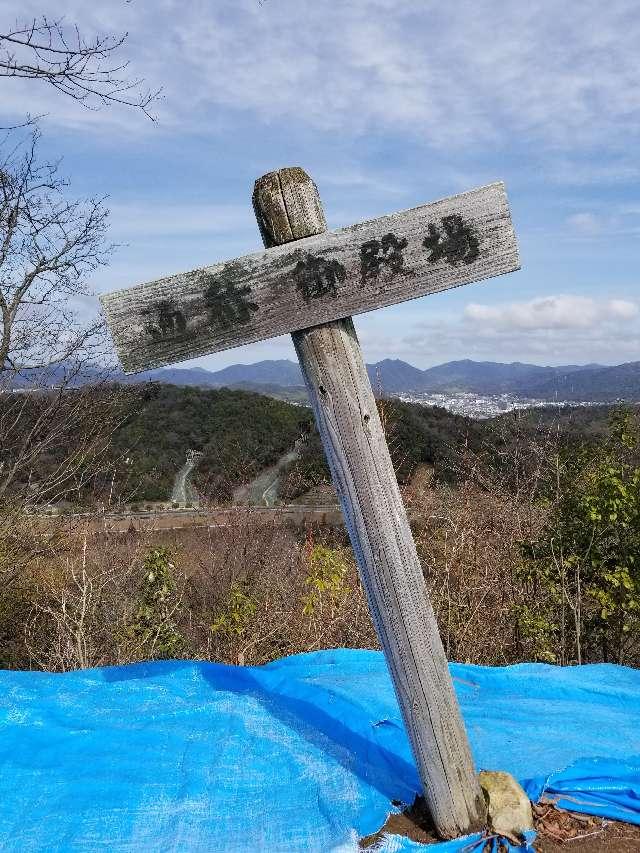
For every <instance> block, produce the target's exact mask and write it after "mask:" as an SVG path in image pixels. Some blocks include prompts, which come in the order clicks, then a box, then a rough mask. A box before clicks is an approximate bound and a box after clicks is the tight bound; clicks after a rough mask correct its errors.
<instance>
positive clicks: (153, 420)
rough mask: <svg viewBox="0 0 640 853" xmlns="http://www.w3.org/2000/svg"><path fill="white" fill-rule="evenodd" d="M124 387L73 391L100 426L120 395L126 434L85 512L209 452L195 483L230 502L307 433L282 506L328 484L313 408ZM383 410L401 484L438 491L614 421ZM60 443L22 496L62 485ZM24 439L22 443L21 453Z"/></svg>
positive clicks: (213, 392) (150, 487) (108, 457)
mask: <svg viewBox="0 0 640 853" xmlns="http://www.w3.org/2000/svg"><path fill="white" fill-rule="evenodd" d="M119 388H121V386H114V389H115V390H114V391H113V392H112V393H110V391H109V388H105V389H103V391H102V392H98V391H96V392H91V393H90V391H89V388H88V387H87V388H85V389H78V390H77V391H75V392H73V396H74V397H75V396H77V397H78V401H76V403H75V404H74V406H75V408H74V412H75V409H77V408H78V406H80V408H81V409H82V410H83V411H84V410H85V409H86V411H87V413H89V411H91V412H93V411H94V410H95V412H96V413H97V414H93V415H92V417H93V419H94V420H95V418H96V417H98V416H99V412H100V411H101V410H102V409H101V408H100V406H102V407H103V408H105V407H106V409H108V410H109V411H111V409H113V397H114V394H117V395H119V397H118V399H119V402H118V412H119V414H117V416H116V415H115V414H113V413H112V414H111V415H110V417H112V418H113V420H114V423H116V422H118V421H119V423H120V425H119V426H118V427H117V428H116V429H115V430H114V432H113V435H112V438H111V440H110V446H109V447H107V448H106V450H105V452H104V453H103V454H102V455H101V457H100V460H99V464H98V462H97V463H96V464H95V466H94V468H95V470H96V473H95V474H94V475H93V476H92V477H91V478H89V479H87V480H86V481H84V482H82V483H79V485H78V488H77V492H76V494H75V497H74V496H71V498H68V500H71V501H72V503H74V504H77V506H78V508H80V507H89V506H95V505H96V504H97V503H103V504H105V503H107V504H110V505H115V504H118V503H135V502H140V501H156V500H157V501H165V500H168V499H169V495H170V493H171V488H172V484H173V481H174V478H175V475H176V473H177V471H178V470H179V469H180V467H181V466H182V465H183V464H184V462H185V458H186V453H187V451H188V450H198V451H202V453H203V456H202V459H201V460H200V461H199V463H198V466H197V468H196V470H195V471H194V474H193V481H194V484H195V486H196V488H197V490H198V491H199V492H200V494H201V495H203V496H204V497H205V498H207V499H209V500H211V501H213V502H216V503H224V502H226V501H229V500H230V499H231V497H232V493H233V490H234V488H235V487H236V486H238V485H241V484H243V483H246V482H248V481H249V480H251V479H253V478H254V477H255V476H256V475H257V474H258V473H259V472H260V471H261V470H262V469H264V468H266V467H268V466H270V465H272V464H273V463H275V462H276V461H277V460H278V458H279V457H280V456H282V455H283V454H284V453H286V452H287V451H288V450H290V449H291V448H292V447H293V445H294V442H295V441H296V439H297V438H298V437H299V436H300V435H302V434H305V435H306V436H307V440H306V442H305V444H304V445H303V447H302V454H301V458H300V459H299V460H298V461H296V462H294V463H292V464H291V465H290V466H289V469H288V471H287V473H286V476H285V477H284V478H283V488H282V492H281V497H282V499H283V501H287V500H292V499H296V498H299V497H300V496H301V495H302V494H304V493H305V492H306V491H307V490H308V489H310V488H312V487H313V486H315V485H317V484H319V483H321V482H325V481H328V480H329V472H328V470H327V467H326V463H325V460H324V452H323V450H322V445H321V443H320V439H319V436H318V435H317V433H316V432H315V428H314V427H313V416H312V413H311V410H310V409H309V408H305V407H303V406H299V405H292V404H290V403H286V402H284V401H281V400H276V399H273V398H271V397H267V396H265V395H262V394H258V393H253V392H250V391H243V390H230V389H227V388H220V389H201V388H195V387H177V386H174V385H161V384H148V385H144V386H138V387H135V388H132V387H129V388H128V389H126V393H124V389H121V390H122V392H123V393H121V391H120V390H117V389H119ZM85 398H86V401H85ZM69 399H70V400H71V399H72V398H71V397H70V398H69ZM102 399H103V400H104V402H100V401H101V400H102ZM3 400H4V404H3V405H4V406H5V409H6V411H5V413H4V414H5V417H3V418H2V419H0V420H1V421H2V422H4V421H6V420H8V416H9V414H10V413H11V411H13V409H14V408H15V406H16V405H17V404H19V405H20V407H21V410H22V418H23V420H24V422H25V423H26V422H27V420H33V421H34V423H35V422H36V418H39V417H40V416H41V415H40V411H41V408H42V407H41V405H40V402H39V401H41V400H44V396H43V395H42V394H33V395H32V394H29V395H15V394H13V395H5V397H3ZM89 401H91V403H90V404H89ZM379 407H380V413H381V417H382V420H383V423H384V426H385V432H386V435H387V441H388V444H389V447H390V450H391V455H392V458H393V461H394V465H395V468H396V472H397V475H398V479H399V480H400V482H401V483H404V482H406V481H407V480H408V478H409V477H410V475H411V473H412V472H413V471H414V470H415V468H416V466H418V465H429V466H430V467H431V468H432V469H433V471H434V475H435V478H436V480H437V481H439V482H455V481H456V480H458V479H460V477H461V476H462V474H461V467H460V465H461V458H462V457H463V456H464V455H467V456H468V455H469V454H473V453H479V452H483V453H491V454H494V455H496V456H501V457H502V458H503V459H504V460H505V462H506V461H508V460H509V458H510V449H509V448H510V444H512V443H513V442H514V441H515V437H514V436H515V434H516V433H520V434H521V433H523V432H524V433H526V434H529V435H531V436H532V435H533V434H534V433H535V432H536V431H540V430H545V429H549V428H551V427H553V428H554V429H556V430H559V431H560V433H561V436H562V441H563V442H564V443H566V444H567V445H571V444H575V443H577V442H582V441H591V440H598V439H601V438H602V436H603V435H604V433H605V431H606V425H607V419H608V414H609V408H608V407H605V406H599V407H583V408H574V409H567V408H547V409H535V410H531V411H529V412H520V413H518V414H517V415H514V414H513V413H511V414H508V415H504V416H502V417H500V418H494V419H492V420H487V421H476V420H472V419H470V418H467V417H462V416H460V415H454V414H452V413H450V412H448V411H446V410H445V409H441V408H437V407H432V406H421V405H417V404H413V403H404V402H401V401H399V400H396V399H387V400H384V401H380V402H379ZM29 412H31V413H32V417H31V416H30V415H29ZM74 416H75V415H74ZM57 418H58V420H59V421H60V424H61V427H64V423H65V417H64V413H58V414H57ZM55 434H56V440H55V442H53V441H52V443H51V444H50V446H48V447H47V452H46V453H45V454H44V455H42V456H41V458H40V460H39V462H38V466H37V468H36V469H31V468H29V467H28V466H27V465H25V466H23V467H24V471H23V472H22V474H21V476H19V477H16V478H14V488H19V489H23V490H24V489H29V488H30V483H31V482H33V481H34V480H37V479H42V478H46V477H47V476H55V472H56V471H57V470H58V467H59V465H60V464H61V460H63V459H65V458H66V456H67V455H68V453H69V449H70V448H71V447H72V446H73V444H74V442H76V443H77V440H78V435H77V430H75V429H73V428H72V427H71V426H69V427H68V428H57V429H56V433H55ZM18 439H19V436H18V437H16V438H15V442H14V443H16V444H18V443H19V441H18Z"/></svg>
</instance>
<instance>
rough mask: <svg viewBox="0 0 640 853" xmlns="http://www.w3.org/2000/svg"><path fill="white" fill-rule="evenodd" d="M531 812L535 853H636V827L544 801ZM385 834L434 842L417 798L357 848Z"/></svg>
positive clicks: (639, 829) (639, 838)
mask: <svg viewBox="0 0 640 853" xmlns="http://www.w3.org/2000/svg"><path fill="white" fill-rule="evenodd" d="M533 812H534V821H535V828H536V830H537V832H538V835H537V838H536V840H535V842H534V848H535V849H536V850H537V851H539V853H640V826H634V825H633V824H629V823H619V822H618V821H608V820H603V819H602V818H598V817H591V816H590V815H583V814H576V813H575V812H565V811H562V810H561V809H556V808H555V807H554V806H553V804H552V803H548V802H544V801H543V802H542V803H540V804H538V805H535V806H534V807H533ZM385 833H393V834H395V835H404V836H406V837H407V838H411V839H412V840H413V841H418V842H420V843H421V844H436V843H437V841H438V839H437V837H436V834H435V831H434V829H433V826H432V825H431V823H430V820H429V817H428V814H427V811H426V808H425V804H424V801H423V800H422V798H421V797H419V798H418V799H417V800H416V802H415V803H414V804H413V806H411V808H410V809H407V810H406V811H404V812H402V813H401V814H396V815H390V816H389V819H388V820H387V822H386V823H385V825H384V826H383V827H382V828H381V829H380V830H379V831H378V832H376V833H374V834H373V835H368V836H366V837H365V838H362V839H361V840H360V847H361V849H363V850H366V849H367V848H368V847H372V846H373V845H374V844H375V843H376V841H379V840H380V838H381V837H382V835H383V834H385Z"/></svg>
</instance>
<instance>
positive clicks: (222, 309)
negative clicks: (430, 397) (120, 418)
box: [100, 182, 520, 373]
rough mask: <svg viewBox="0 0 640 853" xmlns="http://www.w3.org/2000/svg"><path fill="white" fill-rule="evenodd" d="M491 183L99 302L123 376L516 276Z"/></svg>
mask: <svg viewBox="0 0 640 853" xmlns="http://www.w3.org/2000/svg"><path fill="white" fill-rule="evenodd" d="M519 266H520V264H519V258H518V247H517V244H516V239H515V234H514V231H513V225H512V223H511V216H510V213H509V205H508V202H507V196H506V191H505V186H504V184H503V183H502V182H499V183H495V184H489V186H486V187H481V188H479V189H475V190H471V191H470V192H466V193H462V194H460V195H456V196H451V197H450V198H445V199H441V200H439V201H435V202H432V203H431V204H425V205H422V206H420V207H414V208H412V209H411V210H405V211H402V212H401V213H394V214H392V215H390V216H382V217H380V219H372V220H370V221H368V222H361V223H359V224H357V225H352V226H350V227H349V228H342V229H340V230H338V231H328V232H325V233H324V234H319V235H317V236H315V237H307V238H304V239H302V240H296V241H295V242H293V243H291V244H285V245H283V246H276V247H274V248H272V249H267V250H265V251H262V252H258V253H257V254H254V255H247V256H246V257H243V258H237V259H236V260H233V261H227V262H226V263H220V264H214V265H213V266H210V267H203V268H202V269H197V270H193V271H191V272H186V273H180V274H178V275H173V276H169V277H168V278H161V279H159V280H158V281H153V282H149V283H148V284H141V285H138V286H137V287H132V288H130V289H128V290H119V291H115V292H113V293H108V294H106V295H104V296H102V297H101V299H100V301H101V302H102V306H103V308H104V312H105V314H106V317H107V322H108V324H109V328H110V330H111V334H112V336H113V340H114V342H115V345H116V349H117V351H118V355H119V357H120V361H121V363H122V366H123V368H124V370H125V372H127V373H136V372H138V371H141V370H146V369H148V368H151V367H161V366H163V365H166V364H174V363H175V362H177V361H184V360H185V359H189V358H194V357H195V356H199V355H206V354H207V353H212V352H218V351H219V350H223V349H229V348H230V347H237V346H240V345H242V344H248V343H252V342H254V341H260V340H264V339H265V338H272V337H275V336H277V335H282V334H285V333H287V332H294V331H296V330H298V329H304V328H308V327H309V326H317V325H319V324H321V323H325V322H328V321H329V320H337V319H339V318H342V317H349V316H351V315H353V314H361V313H363V312H364V311H371V310H373V309H374V308H381V307H383V306H385V305H394V304H397V303H399V302H404V301H406V300H408V299H416V298H417V297H419V296H425V295H427V294H430V293H438V292H439V291H441V290H447V289H449V288H452V287H458V286H460V285H462V284H469V283H471V282H473V281H480V280H482V279H486V278H491V277H493V276H497V275H502V274H503V273H508V272H513V271H514V270H517V269H519Z"/></svg>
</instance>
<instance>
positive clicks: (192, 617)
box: [0, 512, 376, 671]
mask: <svg viewBox="0 0 640 853" xmlns="http://www.w3.org/2000/svg"><path fill="white" fill-rule="evenodd" d="M261 518H263V517H261ZM0 639H1V640H3V644H2V651H1V652H0V666H2V667H9V668H27V669H34V668H35V669H46V670H50V671H66V670H69V669H76V668H85V667H93V666H106V665H117V664H124V663H129V662H134V661H138V660H148V659H154V658H166V657H178V658H195V659H202V660H212V661H220V662H226V663H240V664H260V663H264V662H266V661H269V660H273V659H275V658H278V657H282V656H284V655H289V654H295V653H298V652H304V651H311V650H315V649H319V648H325V647H339V646H355V647H361V646H369V647H371V646H375V645H376V639H375V634H374V631H373V628H372V625H371V621H370V618H369V614H368V610H367V606H366V601H365V598H364V594H363V592H362V590H361V587H360V583H359V580H358V577H357V572H356V569H355V565H354V562H353V559H352V557H351V551H350V549H349V548H348V546H347V543H346V539H345V535H344V533H342V532H340V531H332V530H330V529H326V528H325V529H324V530H312V529H311V528H303V529H301V528H295V527H292V526H289V525H286V524H283V523H282V522H281V520H280V519H278V518H277V515H275V514H274V517H273V522H272V523H270V524H267V525H265V524H264V523H260V521H258V522H256V517H255V516H254V515H253V514H252V513H250V512H248V513H246V512H244V513H239V514H238V518H237V521H235V522H234V523H233V524H230V525H229V526H225V527H217V528H210V529H206V528H205V529H203V528H200V529H184V530H175V531H162V532H157V533H154V532H151V533H133V532H131V533H129V534H125V535H104V534H101V535H94V536H91V537H87V536H85V537H76V541H75V544H74V546H73V547H72V548H70V549H69V550H68V551H67V552H66V553H58V554H55V555H49V556H46V557H43V558H42V559H39V560H36V561H33V562H32V563H31V564H30V565H29V566H28V567H27V569H26V570H25V571H24V572H23V573H22V575H21V578H20V581H19V583H16V584H14V585H12V586H11V587H8V588H6V589H4V590H3V591H2V592H0Z"/></svg>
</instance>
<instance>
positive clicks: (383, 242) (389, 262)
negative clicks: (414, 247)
mask: <svg viewBox="0 0 640 853" xmlns="http://www.w3.org/2000/svg"><path fill="white" fill-rule="evenodd" d="M406 248H407V241H406V239H405V238H404V237H403V238H402V239H401V240H399V239H398V238H397V237H396V235H395V234H391V233H389V234H385V235H384V237H382V239H380V240H368V241H367V242H366V243H363V244H362V246H361V247H360V275H361V277H362V282H363V284H364V283H365V282H366V281H367V279H370V278H375V277H376V276H377V275H378V273H379V272H380V267H381V266H382V265H384V266H386V267H388V269H390V270H391V272H392V273H397V272H400V270H401V269H402V265H403V264H404V258H403V257H402V250H403V249H406Z"/></svg>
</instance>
